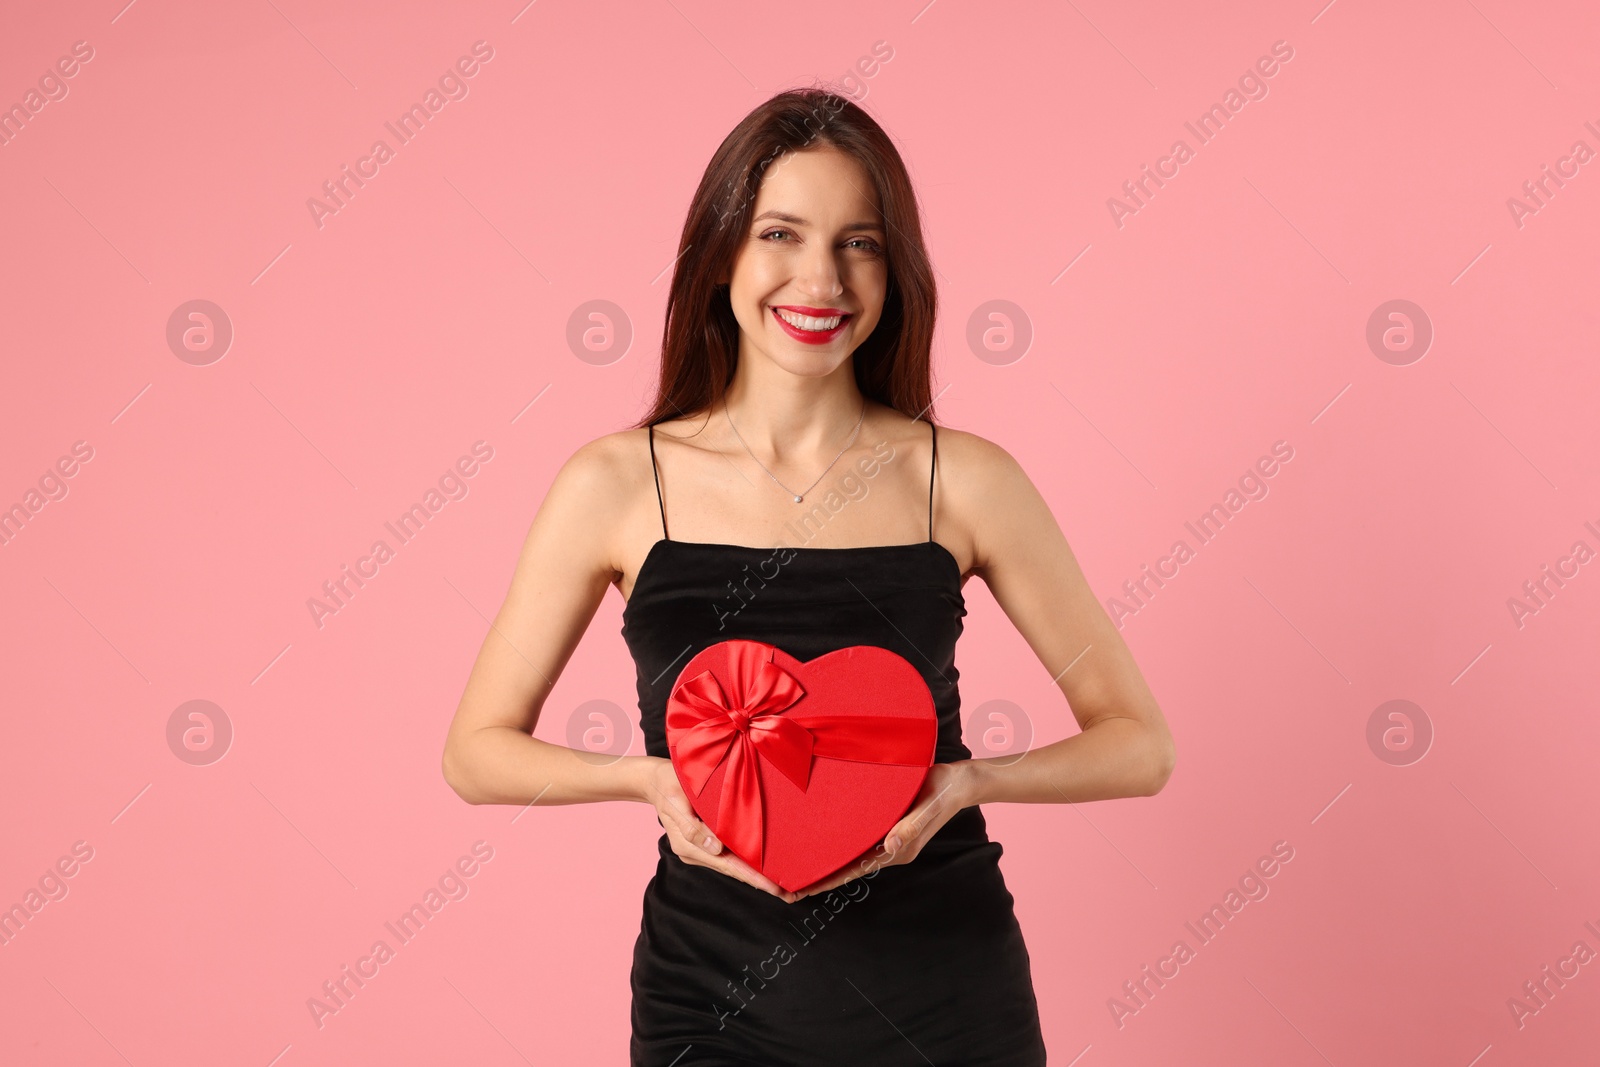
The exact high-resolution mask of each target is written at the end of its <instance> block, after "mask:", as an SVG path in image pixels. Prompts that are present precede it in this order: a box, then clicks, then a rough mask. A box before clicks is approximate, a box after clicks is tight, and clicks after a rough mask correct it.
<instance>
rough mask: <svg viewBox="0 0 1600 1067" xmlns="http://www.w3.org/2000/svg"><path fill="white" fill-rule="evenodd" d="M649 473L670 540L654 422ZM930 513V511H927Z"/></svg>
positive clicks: (664, 532)
mask: <svg viewBox="0 0 1600 1067" xmlns="http://www.w3.org/2000/svg"><path fill="white" fill-rule="evenodd" d="M650 473H651V474H654V475H655V476H656V504H657V506H658V507H660V508H661V539H662V540H663V541H670V540H672V538H670V537H668V536H667V503H666V501H664V500H662V499H661V469H660V468H659V467H657V466H656V424H655V423H653V422H652V423H651V424H650ZM929 515H930V516H931V515H932V512H931V511H930V512H929Z"/></svg>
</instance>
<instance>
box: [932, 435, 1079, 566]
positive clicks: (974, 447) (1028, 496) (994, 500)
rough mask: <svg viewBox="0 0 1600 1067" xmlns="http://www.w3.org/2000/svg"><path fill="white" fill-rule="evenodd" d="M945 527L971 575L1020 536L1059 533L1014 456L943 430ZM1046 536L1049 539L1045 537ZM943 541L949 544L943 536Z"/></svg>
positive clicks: (975, 438)
mask: <svg viewBox="0 0 1600 1067" xmlns="http://www.w3.org/2000/svg"><path fill="white" fill-rule="evenodd" d="M937 482H938V492H939V494H940V501H941V502H940V505H939V515H940V521H941V523H944V524H945V529H946V530H947V532H948V533H949V534H951V535H952V536H953V537H956V538H959V539H960V540H961V542H962V546H963V548H964V549H965V555H964V556H962V554H961V553H957V555H958V557H962V558H965V559H968V560H970V561H971V562H970V569H971V570H972V571H974V572H982V571H984V570H985V569H986V568H987V567H988V566H990V565H991V564H992V562H993V560H994V557H995V555H996V553H1002V552H1006V551H1007V550H1008V546H1012V545H1014V544H1015V541H1016V539H1017V537H1018V536H1019V535H1021V536H1024V537H1026V536H1029V535H1030V534H1031V535H1032V536H1035V537H1036V536H1038V535H1039V533H1040V532H1041V529H1040V528H1041V527H1042V526H1048V527H1049V528H1051V529H1054V530H1056V532H1057V534H1058V535H1059V528H1057V527H1056V526H1055V518H1054V516H1053V515H1052V514H1051V512H1050V509H1049V506H1048V505H1047V504H1045V502H1044V499H1043V497H1041V496H1040V494H1039V491H1038V489H1037V488H1036V487H1035V486H1034V484H1033V481H1032V479H1030V478H1029V477H1028V474H1027V472H1026V471H1024V470H1023V469H1022V464H1020V463H1019V462H1017V459H1016V457H1015V456H1013V455H1012V454H1011V453H1010V452H1008V451H1007V450H1006V449H1005V448H1003V447H1002V446H1000V445H998V444H996V443H995V442H993V441H991V440H989V439H988V438H986V437H980V436H979V435H978V434H975V433H969V432H967V431H965V430H957V429H953V428H950V427H945V426H941V427H939V471H938V475H937ZM1047 536H1048V534H1047ZM940 540H947V538H945V537H943V536H941V537H940Z"/></svg>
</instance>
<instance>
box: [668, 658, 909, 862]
mask: <svg viewBox="0 0 1600 1067" xmlns="http://www.w3.org/2000/svg"><path fill="white" fill-rule="evenodd" d="M723 643H724V644H726V645H727V646H729V647H728V665H729V677H728V679H727V681H728V687H729V691H728V692H727V693H724V691H723V688H722V686H721V684H720V683H719V682H718V681H717V677H716V675H714V674H713V673H712V672H711V671H709V670H704V671H701V672H700V673H699V674H697V675H695V676H694V677H693V678H689V679H680V680H679V682H678V684H677V685H676V686H674V687H673V690H672V694H671V695H670V696H669V697H668V698H667V715H666V724H667V728H668V730H669V733H670V734H671V735H675V746H674V753H673V760H674V762H676V763H677V764H678V766H679V767H680V768H682V771H683V775H684V777H685V778H687V779H688V780H689V783H690V784H691V785H693V786H694V792H695V795H696V796H699V795H700V793H701V792H702V791H704V789H705V787H706V783H707V782H708V781H709V780H710V778H711V772H712V771H714V770H716V769H717V767H718V766H719V765H721V764H722V763H723V761H724V760H726V761H727V763H728V771H727V774H726V775H725V777H724V779H723V783H722V798H721V801H720V803H719V805H718V809H717V825H716V826H715V827H713V829H714V831H715V832H716V835H717V837H718V838H719V839H721V840H722V841H724V842H726V843H727V844H728V845H729V847H731V848H732V849H733V851H734V852H735V853H737V854H738V855H740V856H741V857H743V858H744V859H746V860H750V861H751V862H753V863H754V865H755V866H756V867H757V868H758V869H759V868H760V867H761V865H762V861H763V859H764V856H765V853H764V851H763V842H764V838H765V833H764V830H765V819H764V809H763V805H762V791H761V771H760V763H761V762H762V761H765V762H766V763H769V764H771V765H772V766H773V767H775V768H777V770H778V772H779V773H781V774H782V775H783V776H784V777H785V778H787V779H789V781H791V782H793V783H794V784H795V786H796V787H797V788H799V789H802V790H803V789H805V788H806V784H807V783H808V782H809V781H810V778H811V758H812V757H813V756H827V757H829V758H832V759H842V760H853V761H855V762H858V763H885V764H904V765H907V766H914V767H925V766H927V765H928V762H929V759H930V758H931V753H930V749H931V747H932V743H933V740H934V735H935V733H936V729H937V724H936V723H935V722H931V721H929V720H926V719H914V718H907V717H904V716H887V715H863V714H859V713H857V714H849V713H845V714H827V713H818V714H811V713H802V714H801V715H798V716H791V715H788V714H785V713H786V712H787V711H788V709H789V708H791V707H793V706H794V704H795V703H797V702H798V701H799V700H800V699H801V698H802V697H804V696H805V690H804V689H802V688H801V686H800V683H799V681H798V680H796V678H795V677H794V675H792V674H790V673H789V672H788V671H786V670H784V669H783V668H782V667H780V666H778V665H777V664H776V663H774V662H772V655H773V653H774V652H775V651H776V649H775V648H774V646H772V645H769V644H765V643H764V642H761V641H740V640H734V641H726V642H723ZM863 696H864V699H870V695H868V694H863ZM757 757H759V759H758V758H757ZM752 857H753V859H752Z"/></svg>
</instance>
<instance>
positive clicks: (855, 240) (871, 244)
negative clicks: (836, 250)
mask: <svg viewBox="0 0 1600 1067" xmlns="http://www.w3.org/2000/svg"><path fill="white" fill-rule="evenodd" d="M853 244H865V246H866V247H865V248H863V249H862V251H863V252H873V253H882V252H883V248H882V247H881V246H880V245H879V244H878V242H876V241H874V240H873V239H872V238H870V237H852V238H850V240H848V241H846V242H845V246H846V247H849V246H850V245H853Z"/></svg>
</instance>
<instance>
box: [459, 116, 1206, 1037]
mask: <svg viewBox="0 0 1600 1067" xmlns="http://www.w3.org/2000/svg"><path fill="white" fill-rule="evenodd" d="M921 234H922V231H921V224H920V221H919V218H918V212H917V206H916V201H915V195H914V193H913V190H912V187H911V184H910V179H909V177H908V175H907V173H906V169H905V166H904V164H903V163H902V162H901V159H900V156H899V154H898V153H897V152H896V150H895V148H894V146H893V144H892V143H891V142H890V141H889V139H888V137H887V136H886V135H885V134H884V132H883V131H882V129H880V128H879V126H878V125H877V124H876V123H875V122H873V120H872V119H871V118H869V117H868V116H867V115H866V113H865V112H863V111H862V110H861V109H860V108H858V107H857V106H855V105H854V104H852V103H850V102H848V101H846V100H844V99H842V98H840V97H838V96H835V95H832V94H830V93H827V92H824V91H822V90H817V89H811V90H797V91H793V92H786V93H782V94H779V95H778V96H776V97H774V98H773V99H771V100H769V101H768V102H767V103H765V104H764V105H762V106H761V107H759V108H757V109H756V110H755V111H754V112H752V113H751V114H750V115H749V116H748V117H746V118H745V119H744V121H742V122H741V123H740V124H739V126H738V127H737V128H736V129H735V130H734V131H733V132H732V133H731V134H730V135H729V136H728V138H727V139H726V140H725V141H724V142H723V144H722V146H721V148H720V149H718V151H717V153H716V155H715V157H714V158H713V159H712V161H711V163H710V165H709V167H708V168H707V170H706V173H705V175H704V177H703V178H702V180H701V182H700V186H699V189H698V190H697V192H696V194H695V198H694V203H693V205H692V206H691V208H690V212H689V217H688V221H687V223H686V225H685V227H684V231H683V237H682V240H681V242H680V246H679V247H680V253H679V258H678V261H677V266H676V272H675V274H674V276H673V281H672V291H671V294H670V297H669V301H668V309H667V325H666V329H665V341H664V346H663V355H662V363H661V378H660V385H659V390H658V394H657V397H656V400H655V402H654V405H653V406H652V409H651V411H650V413H649V414H648V415H647V416H646V417H645V418H644V419H642V420H640V422H639V423H638V424H637V425H636V427H635V428H633V429H630V430H626V431H623V432H619V433H613V434H609V435H607V436H604V437H601V438H599V439H597V440H594V441H592V442H590V443H589V444H587V445H585V446H584V447H583V448H581V449H579V450H578V451H577V452H576V453H575V454H574V455H573V456H572V458H571V459H569V460H568V461H567V463H566V464H565V465H564V466H563V468H562V469H561V471H560V473H559V474H558V475H557V477H556V479H555V481H554V483H553V484H552V485H551V488H550V491H549V493H548V495H547V496H546V498H545V500H544V503H543V504H542V506H541V507H540V509H539V512H538V515H537V516H536V517H535V518H534V520H533V524H532V527H531V529H530V531H529V533H528V537H527V541H526V544H525V545H524V548H523V551H522V555H521V558H520V560H519V562H518V565H517V569H516V573H515V575H514V577H513V579H512V584H511V589H510V592H509V594H508V595H507V597H506V601H505V604H504V606H503V607H502V608H501V610H500V614H499V616H498V618H497V619H496V620H495V624H494V626H493V627H492V629H491V631H490V633H489V635H488V637H486V638H485V640H484V644H483V648H482V650H481V651H480V652H479V654H478V658H477V662H476V663H475V665H474V667H473V670H472V674H471V677H470V678H469V680H468V682H467V686H466V692H465V694H464V695H463V697H462V700H461V705H460V708H459V709H458V710H457V712H456V716H455V720H454V722H453V723H452V724H451V727H450V732H449V737H448V740H447V742H446V746H445V752H444V775H445V778H446V780H447V781H448V782H449V783H450V785H451V786H452V788H454V789H455V791H456V792H457V793H458V794H459V795H460V796H461V797H463V798H464V799H465V800H467V801H469V802H471V803H474V804H485V803H489V804H520V805H526V804H530V803H537V804H540V805H546V806H548V805H555V804H576V803H583V802H588V801H601V800H630V801H640V802H643V803H647V804H650V805H653V806H654V807H655V809H656V815H657V818H658V820H659V821H660V823H661V825H662V827H663V829H664V830H665V833H663V834H662V836H661V838H660V841H659V851H660V861H659V864H658V866H657V869H656V874H655V877H654V878H653V879H652V880H651V882H650V884H649V886H648V887H647V888H646V890H645V895H644V914H643V921H642V924H641V929H640V933H639V938H638V941H637V943H636V946H635V951H634V963H633V972H632V980H631V982H632V991H633V1007H632V1021H633V1037H632V1042H631V1062H632V1063H633V1064H635V1065H646V1064H649V1065H657V1064H659V1065H663V1067H665V1065H667V1064H677V1065H680V1067H691V1065H697V1064H724V1065H727V1064H751V1063H759V1064H763V1065H773V1064H779V1063H796V1064H821V1063H830V1064H838V1063H874V1064H888V1063H913V1062H916V1063H921V1062H924V1061H929V1062H933V1063H941V1064H943V1063H960V1064H964V1065H969V1067H970V1065H974V1064H990V1063H992V1064H1005V1065H1006V1067H1021V1065H1027V1064H1042V1063H1044V1062H1045V1051H1044V1043H1043V1039H1042V1037H1041V1034H1040V1026H1039V1015H1038V1006H1037V1002H1036V1000H1035V996H1034V990H1033V983H1032V976H1031V971H1030V965H1029V956H1028V952H1027V948H1026V946H1025V944H1024V942H1023V939H1022V934H1021V930H1020V929H1019V926H1018V923H1017V920H1016V917H1015V914H1014V912H1013V908H1012V904H1013V898H1012V896H1011V894H1010V892H1009V891H1008V890H1007V888H1006V885H1005V882H1004V879H1003V878H1002V877H1001V873H1000V869H999V865H998V860H999V858H1000V855H1001V846H1000V844H999V843H997V842H993V841H990V840H989V838H988V835H987V831H986V828H985V823H984V818H983V814H982V811H981V809H980V807H979V805H980V804H984V803H998V802H1005V801H1010V802H1020V803H1029V802H1040V803H1061V802H1079V801H1088V800H1103V799H1108V798H1113V797H1131V796H1149V795H1153V794H1154V793H1156V792H1158V791H1159V790H1160V789H1161V788H1162V786H1163V785H1164V784H1165V782H1166V780H1167V777H1168V775H1169V774H1170V773H1171V771H1172V765H1173V759H1174V748H1173V742H1172V738H1171V736H1170V734H1169V733H1168V731H1167V727H1166V723H1165V721H1164V719H1163V717H1162V714H1161V711H1160V709H1159V708H1158V707H1157V704H1156V701H1155V699H1154V697H1153V696H1152V695H1151V693H1150V690H1149V689H1148V687H1147V686H1146V684H1145V682H1144V679H1143V677H1142V676H1141V674H1140V672H1139V669H1138V667H1137V666H1136V665H1135V663H1134V661H1133V658H1132V657H1131V655H1130V654H1129V651H1128V648H1127V646H1126V645H1125V644H1124V643H1123V641H1122V639H1121V637H1120V635H1119V634H1118V632H1117V630H1116V628H1115V627H1114V626H1113V625H1112V624H1111V622H1110V620H1109V619H1108V618H1107V616H1106V614H1105V612H1104V611H1103V610H1102V608H1101V607H1100V605H1099V602H1098V601H1097V600H1096V599H1095V596H1094V595H1093V593H1092V592H1091V591H1090V589H1089V587H1088V585H1087V584H1086V583H1085V581H1084V577H1083V574H1082V572H1081V571H1080V570H1079V568H1078V565H1077V562H1076V560H1075V559H1074V557H1073V554H1072V551H1071V549H1070V548H1069V547H1068V545H1067V543H1066V540H1065V538H1064V537H1063V535H1062V533H1061V530H1060V528H1059V527H1058V526H1057V524H1056V522H1055V519H1054V518H1053V516H1052V515H1051V512H1050V509H1049V507H1048V506H1047V505H1046V504H1045V502H1044V500H1043V499H1041V497H1040V495H1039V493H1038V492H1037V490H1036V489H1035V488H1034V486H1033V484H1032V483H1031V482H1030V481H1029V480H1028V478H1027V476H1026V475H1025V474H1024V473H1023V472H1022V470H1021V469H1020V468H1019V467H1018V466H1017V464H1016V462H1015V461H1014V460H1013V459H1012V458H1011V456H1010V455H1009V454H1007V453H1006V452H1005V451H1004V450H1002V449H1001V448H1000V447H998V446H996V445H994V444H991V443H990V442H988V441H986V440H984V439H983V438H981V437H978V436H976V435H973V434H969V433H963V432H961V431H957V430H950V429H946V430H944V431H942V432H941V431H938V430H937V429H936V428H935V426H934V424H933V416H932V397H931V395H930V382H929V379H930V353H931V342H932V335H933V326H934V311H935V289H934V283H933V272H932V268H931V266H930V264H929V260H928V256H927V252H926V250H925V249H924V247H923V244H922V236H921ZM974 574H976V575H978V576H980V577H981V578H982V579H983V580H984V583H985V584H986V585H987V586H988V587H989V589H990V590H991V592H992V593H993V594H994V596H995V598H996V600H997V601H998V602H999V603H1000V605H1001V607H1002V608H1004V610H1005V612H1006V614H1007V616H1009V618H1010V619H1011V620H1012V621H1013V622H1014V623H1015V625H1016V626H1017V628H1018V629H1019V630H1020V631H1021V633H1022V635H1023V636H1024V637H1025V638H1026V639H1027V641H1028V643H1029V644H1030V646H1031V647H1032V648H1033V650H1034V651H1035V652H1036V653H1037V654H1038V656H1039V659H1040V661H1041V662H1042V664H1043V665H1044V668H1045V670H1046V671H1047V672H1048V676H1049V677H1053V678H1055V679H1056V682H1057V684H1058V685H1059V688H1060V690H1061V692H1062V693H1063V694H1064V695H1065V696H1066V698H1067V701H1068V703H1069V704H1070V707H1071V710H1072V712H1073V714H1074V715H1075V716H1076V718H1077V720H1078V722H1079V724H1080V725H1081V726H1082V732H1080V733H1078V734H1076V735H1075V736H1072V737H1069V738H1066V739H1064V740H1062V741H1058V742H1056V743H1054V744H1050V745H1046V746H1043V747H1041V748H1038V749H1035V750H1032V751H1030V752H1027V753H1026V754H1025V757H1023V758H1018V757H1016V756H1007V757H996V758H990V759H973V758H972V753H971V751H970V750H969V749H968V748H967V747H966V746H965V745H964V744H963V743H962V738H961V722H960V697H959V695H958V692H957V688H956V679H957V671H956V668H955V664H954V650H955V644H956V639H957V637H958V636H959V635H960V633H961V629H962V623H961V618H962V616H964V615H965V614H966V609H965V606H964V601H963V598H962V592H961V589H962V586H963V585H964V584H965V582H966V580H967V579H968V578H969V577H970V576H972V575H974ZM609 585H615V586H616V587H617V590H618V592H619V593H620V594H621V595H622V597H623V598H624V600H625V601H626V607H625V608H624V612H623V619H624V627H623V635H624V638H625V640H626V642H627V644H628V647H629V650H630V651H631V653H632V655H633V657H634V660H635V663H636V664H637V667H638V693H639V706H640V712H641V716H642V718H641V722H642V727H643V732H644V740H645V750H646V752H647V753H648V754H647V755H644V756H624V757H621V758H618V759H615V760H613V761H609V762H604V763H601V762H598V761H596V760H595V759H594V758H593V756H592V755H589V754H586V753H579V752H576V751H574V750H572V749H568V748H564V747H561V746H558V745H554V744H550V743H547V742H544V741H540V740H538V739H536V738H533V737H532V736H530V735H531V733H532V732H533V730H534V727H535V725H536V724H537V722H538V718H539V711H540V708H541V707H542V706H543V703H544V701H545V699H546V698H547V696H548V695H549V691H550V687H551V686H553V685H554V684H555V681H556V679H557V677H559V675H560V672H561V668H562V666H563V665H564V664H565V663H566V661H567V659H568V657H569V656H570V655H571V653H572V651H573V649H574V647H575V646H576V645H577V642H578V640H579V638H580V637H581V636H582V635H583V633H584V630H585V628H586V627H587V626H588V624H589V622H590V620H591V618H592V617H593V614H594V612H595V610H596V607H597V606H598V605H599V603H600V601H601V599H602V598H603V597H604V596H605V595H606V590H607V586H609ZM732 639H744V640H749V641H758V642H764V643H766V644H768V645H771V646H774V647H776V648H778V649H781V650H782V651H783V652H785V653H787V654H788V655H791V656H793V657H795V659H797V660H799V661H802V662H804V661H807V660H810V659H813V658H815V657H817V656H820V655H823V654H824V653H827V652H830V651H833V650H836V649H841V648H846V647H849V646H854V645H870V646H877V647H878V648H884V649H888V650H890V651H892V652H894V653H896V654H898V655H899V656H901V657H903V658H904V659H905V660H906V661H907V662H909V663H910V664H912V665H913V666H914V667H916V668H917V670H918V671H919V672H920V673H921V676H922V679H923V681H925V682H926V684H927V687H928V690H929V693H930V694H931V696H932V698H933V705H934V708H935V710H936V712H937V717H938V728H937V745H936V749H935V755H934V765H933V766H932V767H931V768H930V769H929V771H928V774H927V778H926V780H925V782H924V784H923V786H922V788H921V791H920V793H919V794H918V795H917V797H916V800H915V802H914V804H913V806H912V807H911V809H910V810H909V811H908V812H907V813H906V815H905V816H904V817H903V818H902V819H901V820H900V821H899V822H897V823H895V825H894V826H893V827H892V829H891V830H890V832H889V833H888V834H886V835H885V838H884V840H883V842H882V843H881V844H880V847H878V848H876V849H874V850H873V851H872V852H870V853H869V854H867V855H866V856H863V857H861V859H860V860H859V861H858V862H856V863H853V864H850V865H848V866H846V867H845V868H844V869H842V870H841V871H840V872H839V873H837V874H835V875H832V876H829V877H827V878H823V879H821V880H819V881H817V882H815V883H813V884H812V885H810V886H807V887H804V888H801V889H799V890H798V891H794V892H791V891H788V890H785V889H783V888H781V887H779V886H778V885H777V884H775V883H774V882H773V881H771V880H770V879H769V878H767V877H765V876H764V875H763V874H761V873H760V872H759V871H758V870H757V869H756V868H755V867H753V866H751V864H749V863H747V862H745V861H744V860H742V859H741V858H740V857H739V856H737V855H734V854H732V853H731V852H730V851H728V850H727V849H726V848H724V847H723V844H722V842H720V841H718V840H717V839H716V837H715V836H714V835H712V834H711V832H710V831H709V830H708V828H707V826H706V825H705V824H704V823H703V822H702V821H701V820H700V819H699V818H697V817H696V815H695V813H694V811H693V809H692V808H691V806H690V804H689V801H688V799H687V797H686V795H685V793H684V790H683V787H682V786H681V785H680V782H679V779H678V777H677V775H676V773H675V772H674V768H673V764H672V763H671V761H670V758H669V748H668V745H667V739H666V726H665V718H666V708H667V706H668V698H669V696H671V695H672V693H673V690H674V686H675V684H676V683H677V682H678V680H679V673H680V671H681V670H682V668H683V666H684V664H685V663H687V662H688V661H689V660H690V659H692V658H693V657H694V656H695V655H696V654H697V653H699V652H700V651H701V650H702V649H706V648H708V647H710V646H712V645H715V644H717V643H718V642H721V641H728V640H732ZM586 755H588V757H589V758H587V759H586V758H584V757H585V756H586Z"/></svg>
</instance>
